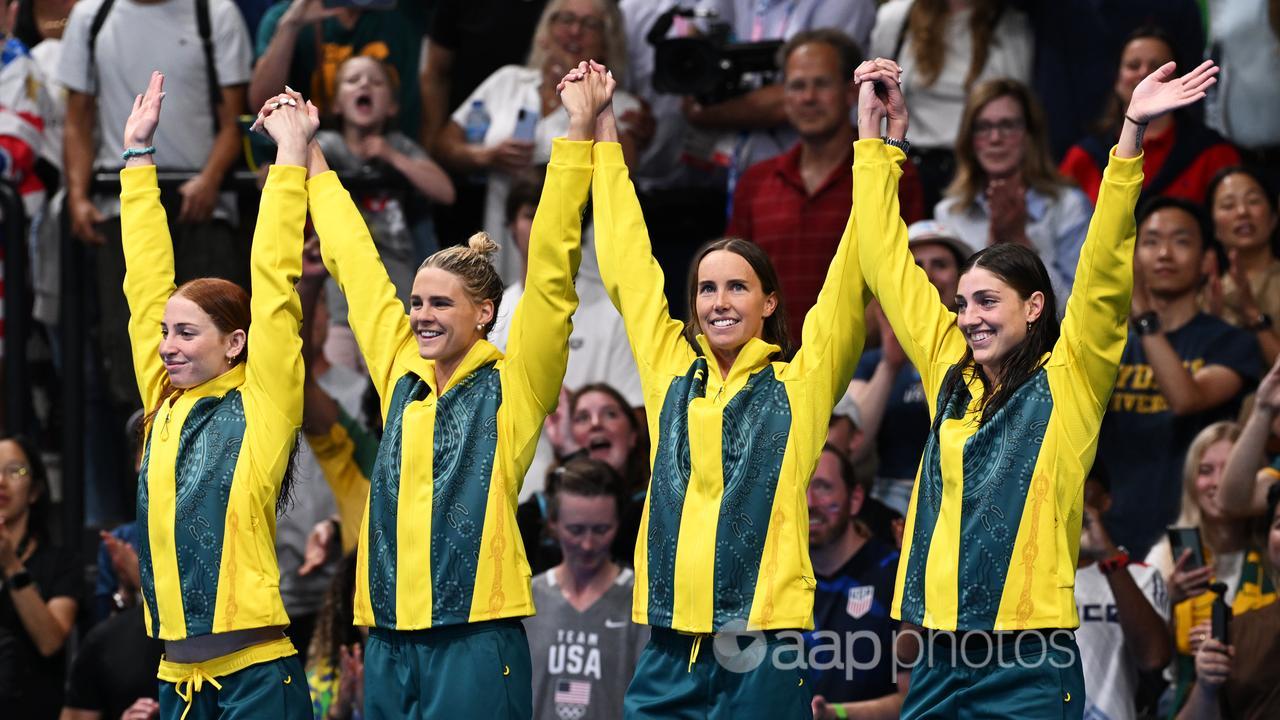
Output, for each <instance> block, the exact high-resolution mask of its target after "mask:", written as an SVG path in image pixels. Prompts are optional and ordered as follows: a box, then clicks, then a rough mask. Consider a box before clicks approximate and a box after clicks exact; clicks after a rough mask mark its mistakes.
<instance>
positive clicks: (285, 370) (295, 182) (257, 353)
mask: <svg viewBox="0 0 1280 720" xmlns="http://www.w3.org/2000/svg"><path fill="white" fill-rule="evenodd" d="M286 97H287V98H289V99H291V100H292V101H293V102H292V103H289V102H286V101H285V98H286ZM278 102H282V103H283V104H282V105H281V106H280V108H279V109H278V110H276V111H275V112H273V113H271V114H270V116H269V117H267V118H266V119H265V120H264V122H263V124H264V125H265V126H266V129H267V132H268V133H270V135H271V137H272V138H274V139H275V141H276V143H277V144H278V145H279V149H278V151H277V153H276V162H275V164H274V165H272V166H271V170H270V172H269V173H268V175H267V184H266V186H265V187H263V189H262V200H261V202H260V204H259V207H258V223H257V225H256V226H255V227H254V230H253V248H252V251H251V253H250V256H249V273H250V282H251V284H252V289H253V291H252V292H251V293H250V295H249V307H250V311H251V313H252V317H253V320H252V322H251V324H250V326H249V337H250V339H251V340H252V343H253V345H252V347H251V348H250V352H249V359H248V361H247V363H246V368H245V384H246V386H247V388H248V389H249V390H250V391H252V392H257V393H260V394H261V395H262V397H265V398H269V399H270V402H271V403H272V404H273V405H274V406H275V407H276V408H277V409H278V410H279V411H280V413H281V415H282V416H283V419H284V420H285V421H286V422H287V423H288V425H289V426H290V427H293V428H295V429H296V427H297V426H298V425H300V424H301V423H302V384H303V378H304V375H305V371H304V366H303V362H302V337H301V335H300V334H299V332H298V331H299V330H300V328H301V326H302V304H301V301H300V300H299V299H298V292H297V290H296V289H295V285H296V283H297V282H298V278H299V277H301V275H302V228H303V225H304V224H305V223H306V219H307V189H306V178H307V168H306V165H307V144H308V143H310V142H311V138H312V137H313V136H314V135H315V132H316V129H317V128H319V127H320V117H319V113H318V112H317V111H316V110H315V108H314V107H313V106H311V104H310V103H308V102H306V101H305V100H303V99H302V96H301V95H299V94H298V93H296V92H293V91H291V90H290V91H287V92H286V93H284V94H282V95H280V96H279V100H278Z"/></svg>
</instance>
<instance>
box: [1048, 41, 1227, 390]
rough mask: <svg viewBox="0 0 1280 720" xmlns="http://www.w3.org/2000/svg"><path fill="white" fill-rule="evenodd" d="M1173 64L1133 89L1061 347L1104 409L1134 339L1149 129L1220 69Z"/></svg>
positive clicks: (1096, 210)
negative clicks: (1177, 69) (1137, 212)
mask: <svg viewBox="0 0 1280 720" xmlns="http://www.w3.org/2000/svg"><path fill="white" fill-rule="evenodd" d="M1173 71H1174V64H1173V63H1168V64H1166V65H1164V66H1163V67H1161V68H1159V69H1158V70H1156V71H1155V72H1153V73H1152V74H1151V75H1149V76H1147V77H1146V78H1145V79H1144V80H1143V81H1142V82H1140V83H1138V86H1137V87H1136V88H1134V91H1133V99H1132V100H1131V101H1130V103H1129V108H1128V110H1126V112H1125V121H1124V127H1123V129H1122V130H1121V131H1120V142H1119V144H1118V145H1117V146H1116V147H1115V148H1113V149H1112V151H1111V159H1110V160H1109V161H1108V163H1107V168H1106V170H1105V171H1104V172H1103V176H1102V185H1101V187H1099V189H1098V202H1097V206H1096V207H1095V208H1094V211H1093V219H1092V220H1090V222H1089V232H1088V234H1087V235H1086V237H1085V242H1084V247H1083V248H1081V250H1080V264H1079V265H1078V266H1077V267H1076V280H1075V287H1074V289H1073V291H1072V293H1071V298H1070V299H1069V300H1068V301H1067V311H1066V315H1065V317H1064V318H1063V321H1062V335H1061V337H1060V338H1059V340H1058V347H1060V348H1065V349H1066V350H1067V352H1069V353H1070V354H1071V356H1072V358H1073V359H1074V360H1075V362H1074V363H1073V366H1074V367H1075V368H1076V369H1077V370H1078V371H1079V373H1080V379H1081V380H1082V381H1083V382H1084V383H1085V385H1086V386H1087V387H1088V388H1089V389H1090V390H1091V391H1092V392H1093V395H1094V398H1095V400H1096V402H1097V406H1098V410H1099V412H1101V410H1102V406H1104V405H1105V404H1106V399H1107V398H1108V397H1109V396H1110V394H1111V390H1112V387H1113V386H1114V384H1115V374H1116V367H1117V366H1118V365H1119V363H1120V356H1121V354H1122V353H1123V352H1124V345H1125V341H1126V339H1127V337H1128V313H1129V306H1130V300H1131V295H1132V292H1133V246H1134V241H1135V239H1136V237H1137V228H1136V227H1135V224H1134V218H1133V210H1134V206H1135V205H1136V204H1137V201H1138V193H1139V192H1140V191H1141V190H1142V136H1143V133H1144V132H1145V131H1146V127H1147V124H1148V123H1149V122H1150V121H1151V120H1152V119H1154V118H1157V117H1160V116H1161V115H1164V114H1166V113H1168V112H1172V111H1173V110H1176V109H1177V108H1180V107H1183V106H1185V105H1189V104H1191V103H1193V102H1195V101H1197V100H1199V99H1200V98H1202V97H1204V91H1205V90H1206V89H1207V88H1208V87H1209V86H1211V85H1213V83H1214V82H1216V80H1215V79H1214V75H1215V74H1217V71H1218V69H1217V67H1215V66H1214V64H1213V62H1212V61H1208V60H1206V61H1205V62H1204V63H1202V64H1201V65H1200V66H1199V67H1197V68H1196V69H1195V70H1192V71H1191V72H1189V73H1187V74H1186V75H1184V76H1182V77H1180V78H1174V77H1173Z"/></svg>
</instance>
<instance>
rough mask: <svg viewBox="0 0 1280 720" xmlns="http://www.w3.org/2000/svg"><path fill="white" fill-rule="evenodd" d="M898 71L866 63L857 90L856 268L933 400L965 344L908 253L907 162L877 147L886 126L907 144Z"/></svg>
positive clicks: (891, 149)
mask: <svg viewBox="0 0 1280 720" xmlns="http://www.w3.org/2000/svg"><path fill="white" fill-rule="evenodd" d="M899 72H900V71H899V70H898V68H897V65H895V64H894V63H892V62H890V61H888V60H874V61H869V62H865V63H863V64H862V65H861V66H859V67H858V70H857V72H855V73H854V80H855V82H858V83H859V94H858V135H859V137H860V138H861V139H860V140H858V141H857V142H856V143H855V144H854V153H853V154H854V162H853V214H854V215H856V216H857V223H856V226H857V239H858V260H859V262H860V264H861V267H862V273H863V275H864V276H865V277H866V283H867V286H868V288H869V289H870V291H871V292H872V293H873V294H874V295H875V296H876V298H877V299H878V300H879V301H880V307H881V308H882V309H883V310H884V314H885V317H887V318H888V320H889V324H890V326H891V327H892V328H893V333H894V335H895V336H896V337H897V338H898V341H899V342H900V343H901V344H902V349H903V351H904V352H905V353H906V354H907V357H908V358H909V359H910V360H911V363H912V364H913V365H915V367H916V369H917V370H919V372H920V377H921V379H922V381H923V383H924V388H925V392H926V393H927V395H928V397H929V398H930V402H929V413H930V415H932V414H933V410H934V403H933V402H932V400H933V398H935V397H936V396H937V392H938V389H939V388H940V387H941V385H942V380H943V372H942V371H943V370H945V368H944V367H942V366H941V365H940V364H939V363H940V362H943V361H945V363H944V364H946V365H950V364H951V363H952V362H955V361H958V360H959V359H960V357H961V356H962V355H963V354H964V338H963V337H962V336H961V334H960V332H959V330H958V329H957V328H956V324H955V315H954V314H953V313H951V312H950V311H948V310H947V308H946V306H945V305H943V304H942V301H941V300H939V298H938V291H937V289H935V288H934V287H933V285H932V284H931V283H930V282H929V278H928V276H926V275H925V273H924V270H922V269H920V268H919V267H918V266H917V265H916V264H915V260H914V259H913V258H912V256H911V251H910V250H908V249H907V226H906V223H905V222H903V220H902V215H901V214H900V212H899V209H898V178H900V177H901V176H902V163H903V162H905V161H906V155H904V154H903V152H902V150H900V149H899V148H896V147H892V146H888V145H885V143H884V141H882V140H880V139H879V138H880V124H881V121H882V120H883V119H884V118H886V117H887V118H888V120H889V136H890V137H891V138H894V139H898V140H901V139H903V138H904V137H905V135H906V131H907V126H908V118H907V111H906V104H905V103H904V102H903V100H902V93H901V90H900V89H899V87H898V74H899Z"/></svg>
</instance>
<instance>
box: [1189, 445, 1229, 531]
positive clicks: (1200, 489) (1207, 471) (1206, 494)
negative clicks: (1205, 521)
mask: <svg viewBox="0 0 1280 720" xmlns="http://www.w3.org/2000/svg"><path fill="white" fill-rule="evenodd" d="M1233 444H1234V443H1232V441H1230V440H1219V441H1218V442H1216V443H1214V444H1212V445H1210V446H1209V447H1208V448H1206V449H1205V451H1204V455H1202V456H1201V457H1200V465H1199V466H1198V468H1197V470H1196V483H1195V491H1196V505H1199V506H1200V513H1201V514H1202V515H1204V516H1205V517H1207V518H1210V519H1213V520H1221V519H1223V518H1224V515H1223V514H1222V506H1221V505H1219V504H1218V484H1219V483H1221V482H1222V471H1223V470H1225V469H1226V467H1227V458H1229V457H1230V456H1231V446H1232V445H1233Z"/></svg>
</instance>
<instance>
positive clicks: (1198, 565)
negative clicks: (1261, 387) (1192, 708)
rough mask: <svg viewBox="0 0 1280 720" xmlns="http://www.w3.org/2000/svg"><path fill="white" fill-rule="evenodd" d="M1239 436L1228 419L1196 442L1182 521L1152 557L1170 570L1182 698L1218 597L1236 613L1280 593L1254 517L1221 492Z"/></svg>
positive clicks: (1191, 452)
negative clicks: (1218, 587) (1216, 588)
mask: <svg viewBox="0 0 1280 720" xmlns="http://www.w3.org/2000/svg"><path fill="white" fill-rule="evenodd" d="M1239 437H1240V426H1239V425H1237V424H1236V423H1233V422H1225V421H1224V422H1217V423H1214V424H1212V425H1210V426H1209V427H1207V428H1205V429H1204V430H1201V431H1200V434H1199V435H1197V436H1196V438H1195V440H1193V441H1192V442H1191V447H1190V448H1189V449H1188V450H1187V459H1186V464H1185V469H1184V472H1183V482H1182V509H1181V511H1180V513H1179V515H1178V520H1177V523H1176V524H1175V526H1174V527H1172V528H1170V530H1169V534H1168V537H1166V538H1165V539H1164V540H1161V541H1160V543H1159V544H1157V545H1156V546H1155V547H1154V548H1152V550H1151V553H1150V555H1148V557H1147V563H1148V564H1149V565H1153V566H1155V567H1157V568H1159V569H1160V571H1161V572H1162V573H1163V574H1164V577H1165V584H1166V585H1167V586H1168V588H1169V605H1170V606H1171V607H1172V608H1173V612H1172V614H1171V616H1170V624H1171V626H1172V628H1173V639H1174V651H1175V653H1174V665H1173V670H1174V688H1175V697H1176V698H1177V701H1178V703H1179V704H1180V703H1181V702H1182V700H1183V699H1184V698H1185V697H1186V693H1187V692H1188V691H1189V689H1190V685H1191V682H1192V680H1194V678H1195V659H1194V658H1195V654H1196V652H1197V651H1198V650H1199V649H1200V645H1201V644H1202V643H1203V642H1204V641H1205V639H1206V638H1208V637H1209V635H1210V633H1211V629H1212V628H1211V622H1210V620H1211V616H1212V612H1213V602H1214V600H1215V599H1216V598H1218V597H1219V595H1222V596H1223V599H1224V600H1225V601H1226V602H1227V603H1228V604H1230V606H1231V609H1232V611H1233V612H1235V613H1243V612H1246V611H1248V610H1252V609H1256V608H1260V607H1265V606H1267V605H1269V604H1271V603H1273V602H1275V599H1276V593H1275V589H1274V587H1273V585H1272V584H1271V582H1270V581H1269V580H1268V578H1267V572H1266V569H1265V567H1266V565H1265V559H1264V557H1263V554H1262V552H1261V551H1260V549H1259V548H1257V547H1256V546H1255V544H1254V542H1253V530H1254V529H1255V528H1254V523H1253V521H1252V520H1242V519H1240V518H1238V517H1236V516H1234V515H1232V514H1230V513H1227V512H1224V510H1223V506H1222V502H1221V501H1220V500H1219V498H1218V496H1219V494H1220V486H1221V484H1222V480H1223V475H1224V472H1225V470H1226V467H1227V462H1228V459H1229V458H1230V456H1231V451H1232V448H1233V446H1234V445H1235V444H1236V441H1237V440H1238V439H1239ZM1179 546H1181V547H1180V548H1179ZM1214 583H1221V584H1222V585H1223V586H1224V588H1223V589H1224V592H1223V593H1215V592H1212V591H1211V590H1210V586H1211V585H1212V584H1214Z"/></svg>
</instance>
